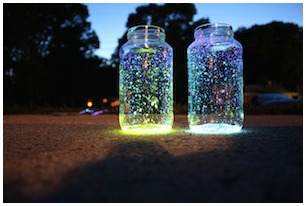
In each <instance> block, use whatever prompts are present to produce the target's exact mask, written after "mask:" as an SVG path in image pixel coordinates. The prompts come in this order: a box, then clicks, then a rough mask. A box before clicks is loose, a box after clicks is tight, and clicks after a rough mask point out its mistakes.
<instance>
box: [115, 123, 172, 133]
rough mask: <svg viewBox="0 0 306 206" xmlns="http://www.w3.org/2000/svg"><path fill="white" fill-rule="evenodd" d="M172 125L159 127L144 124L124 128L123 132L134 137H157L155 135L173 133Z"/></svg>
mask: <svg viewBox="0 0 306 206" xmlns="http://www.w3.org/2000/svg"><path fill="white" fill-rule="evenodd" d="M171 128H172V126H171V125H158V124H143V125H133V126H125V127H122V128H121V129H122V132H123V133H125V134H134V135H141V134H146V135H148V134H149V135H155V134H167V133H170V132H171Z"/></svg>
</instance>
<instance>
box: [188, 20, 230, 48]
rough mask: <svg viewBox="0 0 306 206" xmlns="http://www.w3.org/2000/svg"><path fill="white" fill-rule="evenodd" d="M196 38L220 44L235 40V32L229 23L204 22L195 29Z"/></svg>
mask: <svg viewBox="0 0 306 206" xmlns="http://www.w3.org/2000/svg"><path fill="white" fill-rule="evenodd" d="M194 38H195V39H196V41H200V42H210V43H211V44H218V43H222V42H230V41H233V39H234V32H233V29H232V26H231V25H229V24H220V23H219V24H203V25H201V26H198V27H197V28H196V29H195V32H194Z"/></svg>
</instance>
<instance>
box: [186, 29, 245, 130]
mask: <svg viewBox="0 0 306 206" xmlns="http://www.w3.org/2000/svg"><path fill="white" fill-rule="evenodd" d="M194 37H195V41H194V42H193V43H191V45H190V46H189V47H188V49H187V57H188V123H189V128H190V130H191V131H192V132H196V133H233V132H239V131H240V130H241V129H242V126H243V119H244V113H243V63H242V46H241V44H240V43H239V42H238V41H236V40H235V39H234V33H233V30H232V27H231V26H230V25H228V24H204V25H201V26H199V27H197V28H196V29H195V32H194Z"/></svg>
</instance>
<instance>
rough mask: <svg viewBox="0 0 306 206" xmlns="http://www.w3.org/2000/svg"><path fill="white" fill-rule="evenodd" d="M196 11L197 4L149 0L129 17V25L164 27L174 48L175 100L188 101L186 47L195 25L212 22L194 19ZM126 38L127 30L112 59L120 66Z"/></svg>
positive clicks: (184, 102)
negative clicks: (120, 57) (121, 49)
mask: <svg viewBox="0 0 306 206" xmlns="http://www.w3.org/2000/svg"><path fill="white" fill-rule="evenodd" d="M195 14H196V8H195V6H194V4H173V3H170V4H163V5H157V4H149V5H146V6H140V7H138V8H137V9H136V13H132V14H130V15H129V17H128V21H127V23H126V26H127V28H130V27H132V26H136V25H141V24H153V25H157V26H160V27H162V28H164V29H165V32H166V41H167V42H168V43H169V44H170V45H171V46H172V48H173V50H174V59H173V68H174V100H175V102H176V103H183V104H186V103H187V102H186V99H187V56H186V55H187V54H186V49H187V47H188V45H189V44H190V43H191V42H192V41H193V32H194V28H195V27H196V26H198V25H200V24H203V23H207V22H209V20H208V19H204V18H202V19H200V20H198V21H196V22H194V21H193V16H194V15H195ZM126 41H127V38H126V33H125V34H124V35H123V36H122V37H121V38H120V39H119V45H118V47H117V49H116V50H115V53H114V54H113V55H112V61H113V62H114V63H115V64H117V68H118V62H119V57H118V51H119V48H120V47H121V46H122V45H123V44H124V43H125V42H126Z"/></svg>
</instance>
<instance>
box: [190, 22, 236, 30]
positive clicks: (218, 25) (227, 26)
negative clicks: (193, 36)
mask: <svg viewBox="0 0 306 206" xmlns="http://www.w3.org/2000/svg"><path fill="white" fill-rule="evenodd" d="M209 28H222V29H230V30H233V28H232V26H231V25H230V24H226V23H207V24H202V25H200V26H198V27H197V28H195V30H194V31H195V32H197V31H200V30H204V29H209Z"/></svg>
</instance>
